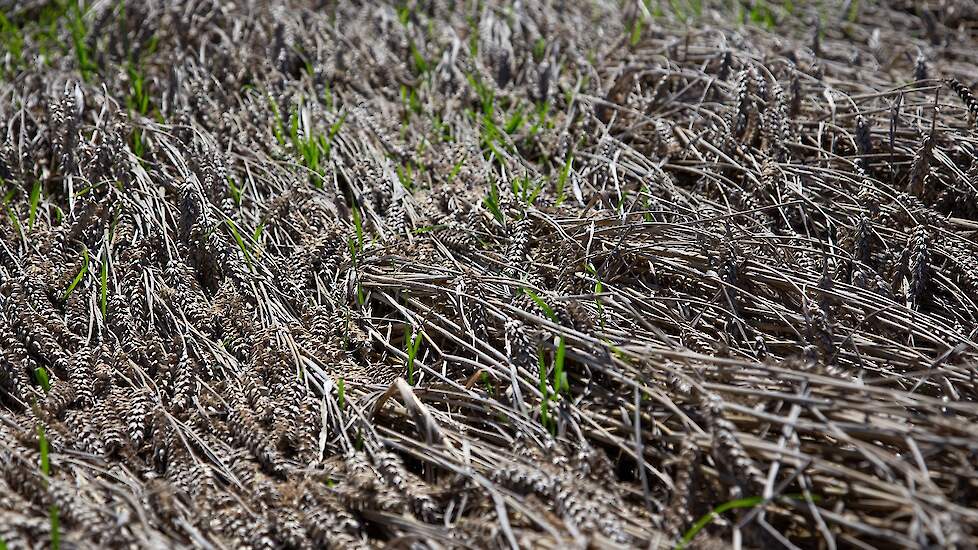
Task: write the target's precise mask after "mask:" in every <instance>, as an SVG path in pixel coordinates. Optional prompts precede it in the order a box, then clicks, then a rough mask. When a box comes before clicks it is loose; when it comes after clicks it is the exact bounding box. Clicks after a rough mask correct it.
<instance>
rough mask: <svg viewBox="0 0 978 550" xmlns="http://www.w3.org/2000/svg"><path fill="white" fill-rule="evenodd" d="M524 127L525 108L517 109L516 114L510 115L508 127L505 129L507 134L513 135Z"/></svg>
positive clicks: (507, 122) (504, 127)
mask: <svg viewBox="0 0 978 550" xmlns="http://www.w3.org/2000/svg"><path fill="white" fill-rule="evenodd" d="M522 127H523V106H520V107H517V109H516V112H515V113H513V114H512V115H510V117H509V120H508V121H506V125H505V126H503V129H504V130H505V131H506V133H507V134H512V133H513V132H515V131H517V130H519V129H520V128H522Z"/></svg>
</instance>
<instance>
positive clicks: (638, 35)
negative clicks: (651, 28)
mask: <svg viewBox="0 0 978 550" xmlns="http://www.w3.org/2000/svg"><path fill="white" fill-rule="evenodd" d="M641 40H642V17H641V16H639V17H636V18H635V22H634V23H632V32H631V35H630V36H629V37H628V44H629V45H630V46H632V47H633V48H634V47H635V46H637V45H638V43H639V41H641Z"/></svg>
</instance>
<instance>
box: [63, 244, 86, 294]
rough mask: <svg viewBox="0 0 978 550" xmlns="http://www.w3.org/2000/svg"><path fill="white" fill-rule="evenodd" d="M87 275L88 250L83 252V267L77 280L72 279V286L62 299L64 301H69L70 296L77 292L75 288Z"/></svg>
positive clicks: (69, 286)
mask: <svg viewBox="0 0 978 550" xmlns="http://www.w3.org/2000/svg"><path fill="white" fill-rule="evenodd" d="M86 273H88V250H87V249H86V250H82V267H81V269H80V270H78V275H75V278H74V279H72V281H71V284H70V285H68V290H66V291H65V295H64V297H63V298H62V300H67V299H68V296H71V292H72V291H73V290H75V287H76V286H78V283H80V282H81V281H82V279H83V278H84V277H85V274H86Z"/></svg>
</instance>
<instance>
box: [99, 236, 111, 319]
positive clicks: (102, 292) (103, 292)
mask: <svg viewBox="0 0 978 550" xmlns="http://www.w3.org/2000/svg"><path fill="white" fill-rule="evenodd" d="M101 271H102V273H101V275H100V277H99V282H100V285H99V286H100V288H99V296H98V303H99V308H100V309H101V310H102V318H103V319H104V318H105V309H106V302H107V298H108V286H109V285H108V276H109V251H108V250H106V251H105V259H104V260H102V270H101Z"/></svg>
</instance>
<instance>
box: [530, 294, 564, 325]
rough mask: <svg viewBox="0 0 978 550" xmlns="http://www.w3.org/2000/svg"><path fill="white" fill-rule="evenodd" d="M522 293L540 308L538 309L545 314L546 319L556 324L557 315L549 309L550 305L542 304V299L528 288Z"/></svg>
mask: <svg viewBox="0 0 978 550" xmlns="http://www.w3.org/2000/svg"><path fill="white" fill-rule="evenodd" d="M523 292H525V293H526V295H527V296H529V297H530V298H531V299H532V300H533V301H534V302H535V303H536V304H537V305H538V306H540V309H542V310H543V312H544V313H546V314H547V317H549V318H550V320H551V321H553V322H555V323H556V322H557V314H556V313H555V312H554V309H553V308H552V307H550V304H548V303H547V302H544V301H543V298H540V296H539V295H537V293H536V292H533V291H532V290H530V289H528V288H524V289H523Z"/></svg>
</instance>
